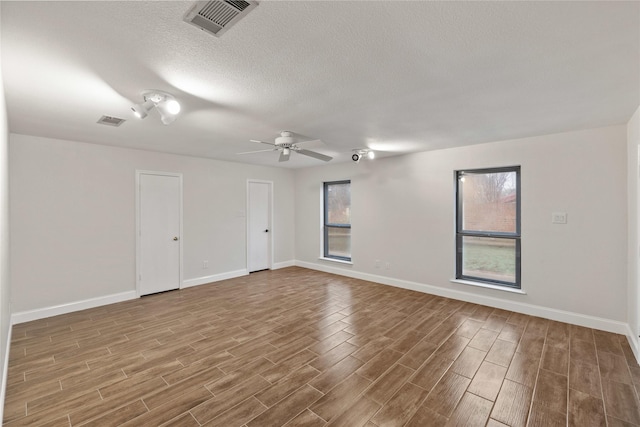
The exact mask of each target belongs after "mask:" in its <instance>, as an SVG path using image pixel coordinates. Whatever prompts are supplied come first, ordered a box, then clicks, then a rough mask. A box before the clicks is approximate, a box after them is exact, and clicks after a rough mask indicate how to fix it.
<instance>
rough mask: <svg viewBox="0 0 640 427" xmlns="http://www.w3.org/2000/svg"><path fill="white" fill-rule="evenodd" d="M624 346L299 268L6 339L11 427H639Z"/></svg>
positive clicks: (635, 370) (144, 301) (66, 320)
mask: <svg viewBox="0 0 640 427" xmlns="http://www.w3.org/2000/svg"><path fill="white" fill-rule="evenodd" d="M638 387H640V367H639V366H638V365H637V364H636V362H635V360H634V358H633V354H632V352H631V349H630V347H629V345H628V343H627V341H626V338H625V337H624V336H621V335H615V334H611V333H606V332H601V331H596V330H592V329H587V328H583V327H579V326H572V325H569V324H565V323H559V322H553V321H549V320H545V319H541V318H536V317H530V316H526V315H523V314H518V313H513V312H509V311H504V310H499V309H493V308H490V307H486V306H480V305H476V304H471V303H464V302H460V301H456V300H451V299H447V298H442V297H437V296H433V295H428V294H423V293H419V292H413V291H408V290H404V289H398V288H393V287H388V286H383V285H378V284H374V283H370V282H365V281H361V280H356V279H350V278H345V277H341V276H335V275H330V274H325V273H319V272H315V271H311V270H306V269H302V268H297V267H292V268H286V269H282V270H276V271H265V272H259V273H254V274H251V275H250V276H245V277H241V278H237V279H232V280H227V281H224V282H218V283H215V284H211V285H203V286H198V287H194V288H188V289H184V290H180V291H174V292H168V293H164V294H158V295H152V296H148V297H144V298H141V299H137V300H133V301H127V302H123V303H119V304H113V305H109V306H104V307H99V308H95V309H91V310H85V311H82V312H76V313H71V314H66V315H61V316H56V317H52V318H48V319H42V320H38V321H34V322H29V323H23V324H19V325H15V326H14V327H13V337H12V343H11V354H10V364H9V375H8V382H7V393H6V402H5V408H4V423H5V425H7V426H27V425H28V426H69V425H72V426H76V425H85V426H116V425H125V426H160V425H163V426H202V425H206V426H224V427H232V426H247V427H265V426H284V425H286V426H287V427H293V426H348V427H354V426H366V427H374V426H379V427H382V426H416V427H417V426H419V427H425V426H444V425H451V426H485V425H486V426H491V427H497V426H504V425H508V426H525V425H529V426H555V425H558V426H560V425H562V426H566V425H569V426H581V427H584V426H605V425H608V426H628V425H640V410H639V404H638Z"/></svg>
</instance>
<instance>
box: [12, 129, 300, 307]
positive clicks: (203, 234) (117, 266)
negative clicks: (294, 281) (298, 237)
mask: <svg viewBox="0 0 640 427" xmlns="http://www.w3.org/2000/svg"><path fill="white" fill-rule="evenodd" d="M10 164H11V171H10V177H11V202H12V203H11V216H12V222H11V233H12V237H13V238H12V242H11V255H12V260H11V263H12V270H11V280H12V294H13V295H12V296H13V312H14V313H16V312H25V311H29V310H37V309H42V308H46V307H52V306H57V305H62V304H69V303H73V302H77V301H82V300H87V299H91V298H100V297H104V296H108V295H114V294H119V293H122V292H128V291H129V292H130V291H134V290H135V265H136V264H135V247H136V246H135V171H136V169H139V170H155V171H167V172H181V173H182V174H183V177H184V184H183V193H184V200H183V209H184V219H183V223H184V228H183V232H184V235H183V251H184V252H183V259H184V274H183V279H184V280H185V282H187V281H191V282H193V281H197V279H199V278H203V277H204V280H206V278H207V277H208V276H216V275H224V274H226V273H229V272H236V271H240V270H245V269H246V225H245V217H244V216H242V215H243V213H244V212H245V211H246V186H247V179H251V178H253V179H263V180H268V181H273V182H274V212H275V215H274V216H275V222H274V227H273V231H274V235H273V238H274V241H275V248H274V252H275V253H274V262H275V263H283V262H284V263H286V262H292V260H293V259H294V231H293V230H292V229H291V227H290V224H291V223H292V222H293V219H294V216H293V212H294V199H293V197H294V194H293V193H294V188H293V184H292V182H293V179H292V178H293V172H291V171H290V170H286V169H278V168H271V167H259V166H251V165H243V164H239V163H230V162H222V161H215V160H209V159H202V158H194V157H185V156H177V155H171V154H162V153H154V152H147V151H139V150H129V149H123V148H115V147H107V146H100V145H93V144H86V143H80V142H71V141H62V140H54V139H48V138H39V137H33V136H25V135H16V134H11V135H10ZM203 260H207V261H209V268H208V269H203V268H202V261H203Z"/></svg>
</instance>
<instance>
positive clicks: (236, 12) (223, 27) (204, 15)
mask: <svg viewBox="0 0 640 427" xmlns="http://www.w3.org/2000/svg"><path fill="white" fill-rule="evenodd" d="M257 5H258V2H257V1H252V0H248V1H245V0H211V1H197V2H196V3H195V4H194V5H193V6H192V7H191V9H189V11H188V12H187V14H186V15H185V16H184V22H187V23H189V24H191V25H194V26H196V27H198V28H200V29H201V30H203V31H206V32H208V33H210V34H213V35H214V36H216V37H220V36H221V35H222V34H223V33H224V32H225V31H227V30H228V29H229V28H230V27H232V26H233V25H234V24H235V23H236V22H238V21H239V20H240V19H242V18H243V17H244V16H245V15H246V14H247V13H249V12H250V11H251V10H252V9H254V8H255V7H256V6H257Z"/></svg>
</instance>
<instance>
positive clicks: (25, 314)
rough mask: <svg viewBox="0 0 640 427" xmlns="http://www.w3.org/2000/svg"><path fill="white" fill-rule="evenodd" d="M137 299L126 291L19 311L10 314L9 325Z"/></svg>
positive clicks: (132, 293)
mask: <svg viewBox="0 0 640 427" xmlns="http://www.w3.org/2000/svg"><path fill="white" fill-rule="evenodd" d="M137 297H138V296H137V295H136V291H127V292H120V293H118V294H112V295H106V296H103V297H97V298H90V299H86V300H82V301H75V302H70V303H67V304H60V305H54V306H52V307H45V308H38V309H35V310H27V311H20V312H18V313H12V314H11V324H13V325H17V324H18V323H24V322H30V321H32V320H38V319H44V318H45V317H51V316H57V315H59V314H67V313H71V312H74V311H80V310H86V309H88V308H94V307H100V306H102V305H107V304H114V303H116V302H122V301H128V300H131V299H136V298H137Z"/></svg>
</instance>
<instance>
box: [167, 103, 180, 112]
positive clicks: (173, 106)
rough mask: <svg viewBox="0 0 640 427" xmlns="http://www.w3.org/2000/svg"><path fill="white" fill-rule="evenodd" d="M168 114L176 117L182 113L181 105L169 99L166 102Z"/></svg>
mask: <svg viewBox="0 0 640 427" xmlns="http://www.w3.org/2000/svg"><path fill="white" fill-rule="evenodd" d="M166 108H167V113H169V114H173V115H176V114H178V113H179V112H180V103H179V102H178V101H176V100H175V99H169V100H168V101H167V102H166Z"/></svg>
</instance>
